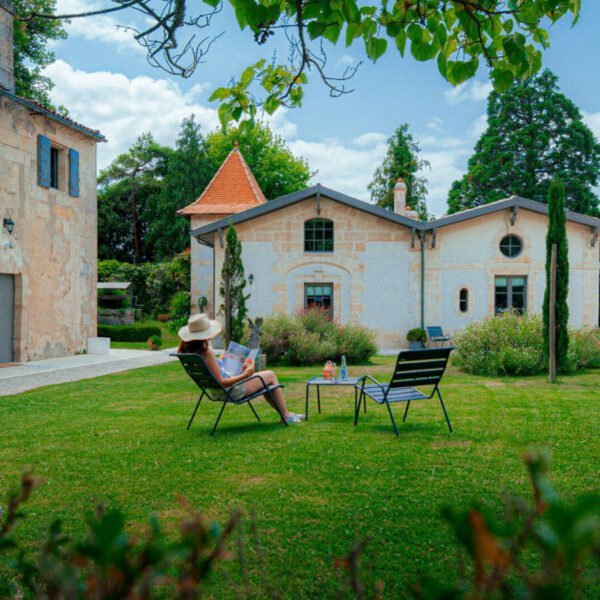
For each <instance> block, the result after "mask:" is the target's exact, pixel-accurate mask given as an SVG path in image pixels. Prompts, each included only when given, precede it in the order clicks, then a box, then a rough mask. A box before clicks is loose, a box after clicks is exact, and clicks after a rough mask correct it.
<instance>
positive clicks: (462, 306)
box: [458, 288, 469, 313]
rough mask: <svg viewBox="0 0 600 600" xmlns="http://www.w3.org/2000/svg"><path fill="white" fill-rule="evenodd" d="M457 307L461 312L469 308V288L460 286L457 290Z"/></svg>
mask: <svg viewBox="0 0 600 600" xmlns="http://www.w3.org/2000/svg"><path fill="white" fill-rule="evenodd" d="M458 308H459V310H460V312H461V313H466V312H467V311H468V310H469V290H468V289H467V288H462V289H461V290H460V292H458Z"/></svg>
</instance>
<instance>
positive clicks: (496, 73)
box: [490, 68, 515, 93]
mask: <svg viewBox="0 0 600 600" xmlns="http://www.w3.org/2000/svg"><path fill="white" fill-rule="evenodd" d="M490 77H491V79H492V83H493V84H494V89H495V90H496V91H497V92H499V93H503V92H506V91H508V90H509V89H510V87H511V86H512V84H513V83H514V81H515V74H514V73H513V72H512V71H511V70H510V69H501V68H498V69H492V72H491V73H490Z"/></svg>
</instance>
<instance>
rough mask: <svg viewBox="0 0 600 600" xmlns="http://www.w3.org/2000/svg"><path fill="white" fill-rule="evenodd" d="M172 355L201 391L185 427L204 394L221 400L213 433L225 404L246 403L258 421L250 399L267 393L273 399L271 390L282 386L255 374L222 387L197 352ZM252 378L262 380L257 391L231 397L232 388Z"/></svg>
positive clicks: (217, 400) (189, 424)
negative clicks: (240, 396)
mask: <svg viewBox="0 0 600 600" xmlns="http://www.w3.org/2000/svg"><path fill="white" fill-rule="evenodd" d="M172 356H176V357H177V358H178V359H179V360H180V362H181V364H182V365H183V368H184V369H185V371H186V373H187V374H188V375H189V376H190V377H191V378H192V379H193V381H194V383H195V384H196V385H197V386H198V387H199V388H200V390H201V391H202V393H201V394H200V398H198V402H197V403H196V408H194V412H193V413H192V417H191V419H190V422H189V423H188V425H187V429H189V428H190V427H191V426H192V422H193V420H194V417H195V416H196V412H198V408H199V406H200V402H202V399H203V398H204V396H206V397H207V398H208V399H209V400H212V401H213V402H222V403H223V406H222V407H221V411H220V412H219V416H218V417H217V420H216V421H215V424H214V426H213V428H212V431H211V432H210V435H214V433H215V431H216V430H217V425H218V424H219V421H220V420H221V416H222V415H223V411H224V410H225V406H227V404H248V406H249V407H250V408H251V409H252V412H253V413H254V416H255V417H256V419H257V420H258V421H260V417H259V416H258V413H257V412H256V411H255V410H254V406H252V403H251V402H250V401H251V400H254V398H258V397H259V396H262V395H263V394H268V395H269V397H270V398H271V400H273V395H272V392H273V391H274V390H276V389H277V388H281V387H283V385H281V384H279V385H267V384H266V383H265V380H264V379H263V378H262V377H261V376H260V375H258V374H256V375H252V377H248V379H245V380H244V381H243V382H242V381H240V382H239V383H236V384H234V385H232V386H231V387H229V388H226V387H223V386H222V385H221V384H220V383H219V382H218V381H217V380H216V379H215V377H214V375H213V374H212V373H211V371H210V369H209V368H208V366H207V365H206V363H205V362H204V359H203V358H202V357H201V356H200V355H198V354H172ZM252 379H260V381H261V382H262V384H263V385H262V387H261V388H260V389H259V390H258V391H256V392H252V393H251V394H248V395H246V396H243V397H242V398H237V399H236V398H233V397H232V395H231V394H232V393H233V390H234V389H235V388H236V386H238V385H240V384H242V383H246V382H248V381H250V380H252ZM211 393H212V396H211ZM213 396H214V397H213ZM273 405H274V406H275V407H277V404H275V401H274V400H273ZM276 410H277V412H279V409H277V408H276ZM279 416H280V417H281V420H282V421H283V423H284V424H285V425H286V426H287V423H286V422H285V419H284V418H283V415H282V414H281V413H280V412H279Z"/></svg>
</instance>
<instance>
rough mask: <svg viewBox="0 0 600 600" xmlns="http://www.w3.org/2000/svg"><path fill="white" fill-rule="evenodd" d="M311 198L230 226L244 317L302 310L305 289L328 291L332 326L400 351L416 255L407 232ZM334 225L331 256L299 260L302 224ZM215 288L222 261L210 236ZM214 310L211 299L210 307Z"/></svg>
mask: <svg viewBox="0 0 600 600" xmlns="http://www.w3.org/2000/svg"><path fill="white" fill-rule="evenodd" d="M320 208H321V212H320V214H317V204H316V199H314V198H311V199H308V200H304V201H302V202H299V203H297V204H294V205H291V206H288V207H286V208H283V209H281V210H277V211H274V212H272V213H269V214H267V215H264V216H262V217H257V218H255V219H252V220H251V221H246V222H245V223H240V224H239V225H236V230H237V233H238V236H239V238H240V240H241V242H242V244H243V261H244V268H245V272H246V277H248V276H249V275H250V274H252V275H253V276H254V283H253V285H252V286H251V287H248V288H247V289H248V291H249V293H250V294H251V297H250V300H249V302H248V309H249V312H250V316H251V317H256V316H262V317H266V316H269V315H271V314H273V313H288V314H294V313H295V312H297V311H301V310H303V308H304V286H305V284H306V283H332V284H333V304H334V310H333V312H334V318H335V319H337V320H339V321H340V322H341V323H347V322H350V321H356V322H360V323H362V324H363V325H365V326H367V327H370V328H371V329H373V330H375V331H376V332H377V335H378V343H379V345H380V347H382V348H398V347H401V346H404V345H406V337H405V336H406V332H407V331H408V330H409V329H411V328H412V327H416V326H418V324H419V322H418V319H419V311H418V294H419V286H420V284H419V277H420V272H419V261H420V256H419V249H418V244H416V245H415V247H414V249H411V238H412V234H411V231H410V229H408V228H407V227H403V226H400V225H396V224H394V223H391V222H390V221H387V220H386V219H381V218H379V217H375V216H373V215H370V214H367V213H365V212H363V211H360V210H357V209H355V208H352V207H349V206H346V205H344V204H340V203H338V202H334V201H332V200H329V199H327V198H321V200H320ZM313 218H326V219H331V220H332V221H333V223H334V252H332V253H310V252H304V222H305V221H306V220H308V219H313ZM214 238H215V239H214V243H215V258H216V273H217V283H218V280H219V274H220V272H221V268H222V264H223V257H224V253H223V250H222V248H221V247H220V243H219V239H218V236H217V235H216V234H215V236H214ZM220 303H221V300H220V297H219V296H218V285H217V305H219V304H220Z"/></svg>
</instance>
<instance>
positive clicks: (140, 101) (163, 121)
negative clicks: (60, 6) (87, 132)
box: [46, 60, 218, 168]
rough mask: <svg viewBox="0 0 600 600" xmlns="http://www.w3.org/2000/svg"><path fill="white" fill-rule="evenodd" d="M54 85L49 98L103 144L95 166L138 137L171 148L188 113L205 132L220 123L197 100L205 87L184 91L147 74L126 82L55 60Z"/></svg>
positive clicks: (49, 72) (49, 71)
mask: <svg viewBox="0 0 600 600" xmlns="http://www.w3.org/2000/svg"><path fill="white" fill-rule="evenodd" d="M46 73H47V75H48V76H49V77H50V78H51V79H52V81H54V83H55V84H56V86H55V88H54V89H53V90H52V100H53V101H54V102H55V103H56V104H62V105H64V106H66V107H67V108H68V109H69V111H70V114H71V116H72V118H73V119H75V120H76V121H80V122H81V123H83V124H84V125H86V126H88V127H92V128H98V129H100V131H102V133H103V134H104V135H105V136H106V137H107V139H108V143H107V144H99V146H98V166H99V168H102V167H105V166H106V165H107V164H108V163H110V161H111V160H112V159H113V158H114V157H115V156H116V155H117V154H119V153H120V152H124V151H126V150H127V149H128V148H129V146H131V144H132V143H133V142H134V141H135V139H136V138H137V136H138V135H140V134H141V133H144V132H146V131H151V132H152V133H153V134H154V137H155V138H156V140H157V141H158V142H160V143H161V144H173V142H174V140H175V138H176V137H177V133H178V132H179V128H180V125H181V121H182V120H183V119H184V118H185V117H188V116H189V115H191V114H195V115H196V120H197V122H198V123H200V125H202V128H203V130H204V132H208V131H209V130H211V129H214V128H215V127H216V126H217V125H218V117H217V112H216V110H215V109H213V108H207V107H206V106H203V105H202V104H200V103H199V102H198V100H197V97H198V95H199V94H200V93H201V91H202V88H203V86H202V85H195V86H193V87H192V88H190V90H188V91H187V92H185V93H183V92H182V91H181V89H180V88H179V86H178V85H177V84H175V83H173V82H171V81H168V80H166V79H153V78H151V77H147V76H139V77H134V78H133V79H129V78H128V77H126V76H125V75H123V74H121V73H111V72H108V71H97V72H93V73H88V72H86V71H81V70H78V69H74V68H73V67H71V66H70V65H69V64H67V63H66V62H64V61H62V60H57V61H56V62H55V63H53V64H52V65H50V66H49V67H48V68H47V69H46Z"/></svg>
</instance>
